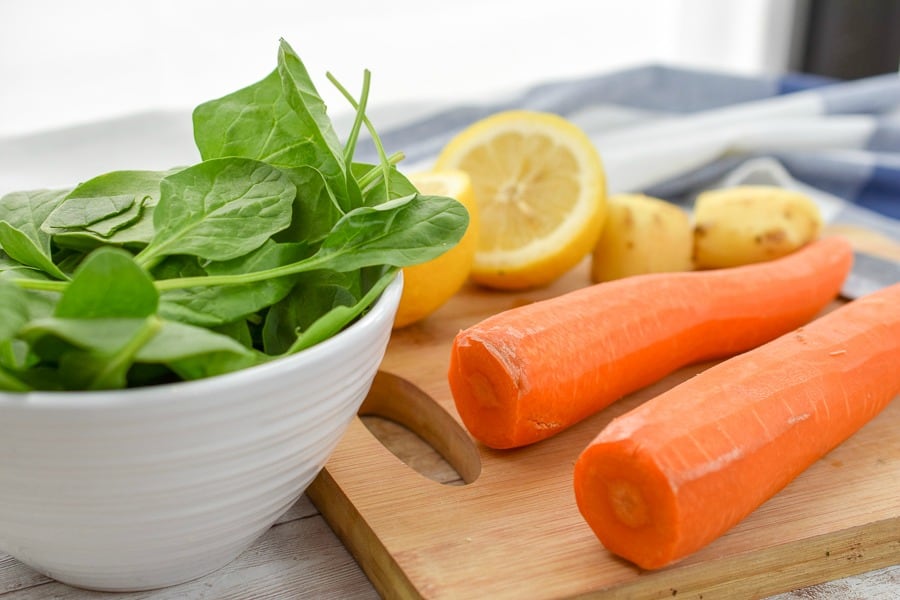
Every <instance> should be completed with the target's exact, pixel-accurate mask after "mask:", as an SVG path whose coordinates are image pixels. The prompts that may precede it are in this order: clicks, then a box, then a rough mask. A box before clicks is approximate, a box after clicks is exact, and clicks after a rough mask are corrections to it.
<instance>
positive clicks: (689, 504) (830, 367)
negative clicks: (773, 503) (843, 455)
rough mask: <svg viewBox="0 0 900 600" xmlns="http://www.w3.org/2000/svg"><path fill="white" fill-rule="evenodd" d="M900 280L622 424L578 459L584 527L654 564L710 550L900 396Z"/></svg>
mask: <svg viewBox="0 0 900 600" xmlns="http://www.w3.org/2000/svg"><path fill="white" fill-rule="evenodd" d="M898 367H900V284H897V285H894V286H892V287H890V288H886V289H884V290H881V291H880V292H876V293H874V294H871V295H869V296H866V297H863V298H861V299H859V300H855V301H853V302H850V303H849V304H847V305H845V306H843V307H841V308H839V309H837V310H835V311H833V312H831V313H829V314H827V315H825V316H823V317H821V318H819V319H817V320H816V321H814V322H812V323H811V324H809V325H807V326H804V327H801V328H799V329H797V330H795V331H793V332H791V333H788V334H785V335H783V336H781V337H779V338H778V339H776V340H774V341H772V342H769V343H767V344H765V345H763V346H760V347H759V348H756V349H754V350H750V351H748V352H746V353H744V354H741V355H739V356H735V357H733V358H731V359H728V360H726V361H724V362H722V363H719V364H718V365H716V366H714V367H711V368H709V369H707V370H705V371H703V372H702V373H700V374H699V375H697V376H695V377H693V378H691V379H688V380H687V381H685V382H684V383H682V384H680V385H678V386H676V387H674V388H672V389H670V390H668V391H666V392H664V393H662V394H660V395H659V396H657V397H655V398H653V399H652V400H650V401H648V402H645V403H644V404H642V405H640V406H639V407H637V408H635V409H633V410H632V411H630V412H628V413H626V414H624V415H622V416H620V417H618V418H617V419H614V420H613V421H612V422H610V424H609V425H607V427H606V428H605V429H603V430H602V431H601V432H600V434H599V435H598V436H597V437H596V438H595V439H594V441H593V442H591V444H590V445H589V446H588V447H587V448H586V449H585V450H584V451H583V453H582V454H581V456H580V457H579V458H578V460H577V462H576V464H575V474H574V486H575V497H576V500H577V503H578V507H579V509H580V510H581V513H582V515H583V516H584V518H585V520H586V521H587V522H588V524H589V525H590V526H591V528H592V529H593V530H594V532H595V533H596V534H597V536H598V537H599V538H600V541H601V542H602V543H603V545H604V546H606V548H607V549H608V550H610V551H611V552H613V553H615V554H618V555H620V556H622V557H624V558H626V559H628V560H630V561H632V562H634V563H635V564H637V565H638V566H640V567H642V568H645V569H655V568H659V567H662V566H665V565H667V564H669V563H671V562H673V561H676V560H678V559H680V558H682V557H684V556H686V555H688V554H690V553H692V552H694V551H695V550H698V549H699V548H701V547H703V546H705V545H706V544H708V543H710V542H711V541H713V540H714V539H716V538H717V537H719V536H720V535H721V534H722V533H724V532H725V531H727V530H728V529H729V528H731V527H732V526H733V525H735V524H736V523H737V522H738V521H740V520H741V519H743V518H744V517H745V516H746V515H748V514H749V513H750V512H752V511H753V510H754V509H755V508H756V507H757V506H759V505H760V504H762V503H763V502H764V501H765V500H767V499H768V498H769V497H771V496H772V495H774V494H775V493H776V492H777V491H779V490H780V489H781V488H783V487H784V486H785V485H787V484H788V483H789V482H790V481H791V480H793V479H794V478H795V477H796V476H797V475H798V474H800V473H801V472H802V471H803V470H804V469H806V468H807V467H808V466H809V465H811V464H812V463H813V462H815V461H816V460H817V459H819V458H820V457H822V456H823V455H824V454H825V453H827V452H828V451H829V450H831V449H832V448H834V447H835V446H837V445H838V444H840V443H841V442H842V441H844V440H845V439H846V438H848V437H849V436H850V435H852V434H853V433H854V432H855V431H857V430H858V429H859V428H860V427H862V426H863V425H864V424H865V423H866V422H868V421H869V420H870V419H872V418H873V417H874V416H875V415H877V414H878V413H879V412H880V411H881V410H882V409H883V408H884V407H885V406H887V405H888V403H890V402H891V400H892V399H893V398H894V397H896V396H897V394H900V369H898Z"/></svg>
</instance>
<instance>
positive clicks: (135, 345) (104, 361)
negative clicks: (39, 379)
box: [59, 315, 162, 390]
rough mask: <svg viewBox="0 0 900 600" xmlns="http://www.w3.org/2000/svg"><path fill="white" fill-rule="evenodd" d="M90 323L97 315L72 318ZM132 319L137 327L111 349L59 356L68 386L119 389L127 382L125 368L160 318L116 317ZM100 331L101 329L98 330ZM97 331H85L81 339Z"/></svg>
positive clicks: (153, 333)
mask: <svg viewBox="0 0 900 600" xmlns="http://www.w3.org/2000/svg"><path fill="white" fill-rule="evenodd" d="M74 320H75V321H77V322H80V323H85V322H87V323H88V324H90V322H91V321H96V319H74ZM116 320H119V321H122V320H127V321H130V322H134V323H135V324H136V328H135V329H134V331H133V333H132V335H131V336H130V337H129V338H128V339H127V340H125V342H124V344H122V345H121V346H120V347H118V348H116V349H115V350H113V351H112V352H102V353H98V352H83V351H71V352H66V353H64V354H63V355H62V356H61V357H60V361H59V371H60V375H61V376H62V379H63V381H64V382H65V383H66V385H67V386H68V387H69V388H70V389H76V390H81V389H84V390H107V389H121V388H124V387H126V385H127V383H128V377H127V376H128V370H129V369H130V368H131V366H132V365H133V364H134V361H135V357H136V355H137V354H138V352H140V350H141V349H142V348H143V347H144V346H145V345H146V344H147V343H148V342H150V341H151V340H153V338H154V337H155V336H156V335H157V333H158V332H159V330H160V328H161V327H162V321H160V320H159V318H157V317H156V316H155V315H150V316H147V317H145V318H143V319H116ZM101 331H102V330H101ZM96 337H97V333H96V332H93V333H90V334H87V336H86V337H85V338H82V339H93V338H96Z"/></svg>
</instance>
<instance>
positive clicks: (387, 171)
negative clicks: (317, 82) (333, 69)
mask: <svg viewBox="0 0 900 600" xmlns="http://www.w3.org/2000/svg"><path fill="white" fill-rule="evenodd" d="M325 76H326V77H328V80H329V81H331V83H333V84H334V87H336V88H337V89H338V91H339V92H340V93H341V95H342V96H344V98H346V99H347V102H349V103H350V106H352V107H353V108H355V109H356V110H357V111H358V113H357V114H361V115H362V120H363V122H364V123H365V124H366V129H368V130H369V135H371V136H372V141H373V142H374V143H375V149H376V150H377V151H378V159H379V162H380V163H381V170H382V175H383V177H384V197H385V198H387V199H388V200H390V199H391V166H392V165H391V163H390V162H389V161H388V157H387V153H386V152H385V150H384V146H383V145H382V144H381V138H380V137H378V132H377V131H375V126H374V125H372V122H371V121H370V120H369V117H367V116H366V115H365V113H364V112H362V111H360V105H359V104H358V103H357V102H356V99H355V98H353V96H352V95H351V94H350V92H348V91H347V89H346V88H345V87H344V86H343V85H341V83H340V82H339V81H338V80H337V79H336V78H335V77H334V75H332V74H331V73H326V74H325Z"/></svg>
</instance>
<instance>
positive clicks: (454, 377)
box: [448, 332, 520, 449]
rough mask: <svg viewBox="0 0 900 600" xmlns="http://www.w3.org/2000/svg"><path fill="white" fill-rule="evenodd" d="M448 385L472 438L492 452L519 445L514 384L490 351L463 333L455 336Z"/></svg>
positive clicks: (516, 395) (502, 365)
mask: <svg viewBox="0 0 900 600" xmlns="http://www.w3.org/2000/svg"><path fill="white" fill-rule="evenodd" d="M448 382H449V384H450V391H451V393H452V395H453V400H454V403H455V405H456V410H457V412H458V413H459V416H460V419H462V422H463V424H464V425H465V426H466V429H467V430H468V431H469V433H471V434H472V437H474V438H475V439H476V440H478V441H479V442H481V443H482V444H484V445H485V446H488V447H490V448H494V449H506V448H512V447H515V446H517V445H519V444H520V442H519V441H518V439H517V437H516V435H515V432H516V420H517V415H518V411H517V410H516V407H515V403H516V402H517V399H518V395H519V393H518V389H517V385H516V381H515V379H514V377H513V376H512V375H511V374H510V373H508V372H507V370H506V368H505V366H504V364H503V361H502V360H500V359H498V357H497V356H495V354H494V352H492V351H491V349H490V348H488V347H487V346H486V345H485V344H483V343H481V342H479V341H478V340H475V339H472V338H470V337H468V336H467V335H466V334H465V332H462V333H460V334H459V335H457V336H456V339H454V341H453V347H452V349H451V352H450V367H449V373H448Z"/></svg>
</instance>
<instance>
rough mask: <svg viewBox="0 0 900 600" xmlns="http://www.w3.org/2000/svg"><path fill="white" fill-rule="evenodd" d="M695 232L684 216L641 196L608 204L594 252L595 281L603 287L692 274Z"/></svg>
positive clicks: (663, 203)
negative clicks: (613, 282) (651, 277)
mask: <svg viewBox="0 0 900 600" xmlns="http://www.w3.org/2000/svg"><path fill="white" fill-rule="evenodd" d="M692 250H693V232H692V229H691V222H690V218H689V216H688V214H687V212H686V211H684V210H682V209H681V208H679V207H678V206H676V205H674V204H672V203H670V202H666V201H665V200H660V199H659V198H652V197H650V196H644V195H640V194H618V195H614V196H611V197H610V198H609V199H608V201H607V212H606V223H605V224H604V226H603V232H602V233H601V235H600V240H599V241H598V242H597V245H596V246H595V247H594V252H593V255H592V257H591V258H592V261H591V279H592V280H593V281H594V282H596V283H599V282H601V281H611V280H613V279H621V278H623V277H629V276H631V275H641V274H644V273H661V272H668V271H690V270H692V269H693V264H692V261H691V252H692Z"/></svg>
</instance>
